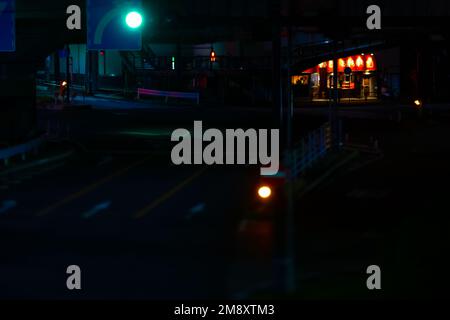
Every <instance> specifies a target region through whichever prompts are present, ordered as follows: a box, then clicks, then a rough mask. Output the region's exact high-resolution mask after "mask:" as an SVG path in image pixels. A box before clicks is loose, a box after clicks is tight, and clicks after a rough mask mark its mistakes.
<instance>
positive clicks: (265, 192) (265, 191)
mask: <svg viewBox="0 0 450 320" xmlns="http://www.w3.org/2000/svg"><path fill="white" fill-rule="evenodd" d="M271 195H272V189H270V187H268V186H261V187H259V189H258V196H259V197H260V198H262V199H267V198H269V197H270V196H271Z"/></svg>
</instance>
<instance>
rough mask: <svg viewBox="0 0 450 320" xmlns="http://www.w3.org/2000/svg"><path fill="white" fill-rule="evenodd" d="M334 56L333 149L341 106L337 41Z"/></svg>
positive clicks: (331, 115) (331, 121) (331, 117)
mask: <svg viewBox="0 0 450 320" xmlns="http://www.w3.org/2000/svg"><path fill="white" fill-rule="evenodd" d="M334 51H335V52H334V54H333V104H332V106H331V110H330V124H331V132H332V145H333V148H335V147H336V144H337V140H338V137H337V133H338V132H337V123H336V122H337V119H336V118H337V108H338V104H339V88H338V79H339V69H338V62H339V59H338V56H337V40H335V45H334Z"/></svg>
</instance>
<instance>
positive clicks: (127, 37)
mask: <svg viewBox="0 0 450 320" xmlns="http://www.w3.org/2000/svg"><path fill="white" fill-rule="evenodd" d="M0 1H2V0H0ZM131 12H138V13H141V12H142V1H141V0H128V1H127V0H113V1H111V0H87V38H88V41H87V42H88V49H89V50H129V51H133V50H141V47H142V32H141V28H130V27H129V26H128V25H127V16H128V15H129V13H131Z"/></svg>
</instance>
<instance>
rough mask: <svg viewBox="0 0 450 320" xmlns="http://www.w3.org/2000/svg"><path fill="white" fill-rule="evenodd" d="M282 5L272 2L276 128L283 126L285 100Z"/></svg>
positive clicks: (275, 0) (273, 101)
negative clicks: (282, 71)
mask: <svg viewBox="0 0 450 320" xmlns="http://www.w3.org/2000/svg"><path fill="white" fill-rule="evenodd" d="M280 10H281V9H280V3H279V1H277V0H273V1H272V10H271V12H272V14H273V17H272V19H273V25H272V110H273V115H274V119H275V120H277V123H275V125H276V126H278V127H280V128H282V126H283V103H282V101H283V99H282V94H281V92H282V90H281V88H282V85H281V37H280V35H281V22H280Z"/></svg>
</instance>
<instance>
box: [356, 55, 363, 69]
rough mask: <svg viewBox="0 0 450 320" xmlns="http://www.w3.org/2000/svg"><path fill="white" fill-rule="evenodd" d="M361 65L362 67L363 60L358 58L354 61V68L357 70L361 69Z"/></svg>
mask: <svg viewBox="0 0 450 320" xmlns="http://www.w3.org/2000/svg"><path fill="white" fill-rule="evenodd" d="M363 65H364V61H363V59H362V58H361V57H358V58H357V59H356V66H357V67H358V68H360V67H362V66H363Z"/></svg>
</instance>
